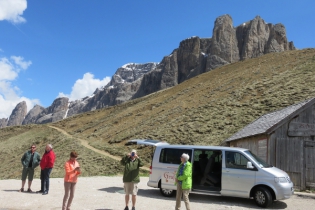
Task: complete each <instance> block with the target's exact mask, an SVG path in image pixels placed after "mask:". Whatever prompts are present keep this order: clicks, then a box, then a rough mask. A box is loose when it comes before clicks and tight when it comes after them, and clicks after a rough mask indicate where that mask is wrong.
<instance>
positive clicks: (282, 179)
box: [275, 177, 291, 183]
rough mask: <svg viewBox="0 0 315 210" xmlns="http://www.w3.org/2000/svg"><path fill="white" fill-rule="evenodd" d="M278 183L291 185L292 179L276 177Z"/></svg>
mask: <svg viewBox="0 0 315 210" xmlns="http://www.w3.org/2000/svg"><path fill="white" fill-rule="evenodd" d="M275 182H276V183H291V180H290V177H275Z"/></svg>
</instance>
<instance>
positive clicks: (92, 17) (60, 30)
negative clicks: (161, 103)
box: [0, 0, 315, 118]
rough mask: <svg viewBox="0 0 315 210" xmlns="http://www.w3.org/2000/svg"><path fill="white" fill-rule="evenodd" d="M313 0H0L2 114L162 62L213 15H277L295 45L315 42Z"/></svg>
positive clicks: (207, 28) (209, 26) (85, 91)
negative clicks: (122, 70)
mask: <svg viewBox="0 0 315 210" xmlns="http://www.w3.org/2000/svg"><path fill="white" fill-rule="evenodd" d="M314 8H315V1H314V0H303V1H296V0H294V1H293V0H286V1H284V0H277V1H274V0H265V1H258V0H238V1H235V0H220V1H209V0H200V1H198V0H197V1H192V0H190V1H189V0H158V1H152V0H151V1H150V0H132V1H131V0H89V1H88V0H80V1H78V0H44V1H36V0H0V31H1V33H0V118H7V117H9V116H10V114H11V112H12V110H13V109H14V107H15V106H16V105H17V104H18V103H19V102H21V101H23V100H24V101H26V102H27V106H28V110H30V109H31V108H32V107H33V106H34V105H35V104H40V105H42V106H44V107H48V106H50V105H51V104H52V102H53V100H55V99H56V98H57V97H59V96H68V97H69V98H70V99H71V100H75V99H79V98H83V97H84V96H87V95H91V94H92V93H93V92H94V90H95V89H96V88H97V87H101V86H104V85H106V84H107V83H108V82H109V80H110V78H111V76H112V75H113V74H114V73H115V71H116V70H117V68H119V67H120V66H122V65H124V64H126V63H131V62H132V63H146V62H160V61H161V60H162V58H163V56H165V55H169V54H170V53H171V52H172V51H173V50H174V49H175V48H177V47H178V46H179V43H180V41H182V40H184V39H186V38H189V37H191V36H199V37H201V38H205V37H211V36H212V30H213V26H214V21H215V19H216V18H217V17H218V16H220V15H224V14H229V15H231V17H232V19H233V23H234V26H235V27H236V26H238V25H240V24H242V23H243V22H246V21H249V20H252V19H253V18H255V16H257V15H259V16H261V17H262V18H263V19H264V20H265V21H266V22H268V23H272V24H276V23H283V24H284V25H285V27H286V30H287V37H288V40H289V41H293V42H294V44H295V46H296V47H297V48H299V49H303V48H308V47H310V48H314V47H315V39H314V34H315V28H314V22H315V13H314Z"/></svg>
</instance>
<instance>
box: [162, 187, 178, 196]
mask: <svg viewBox="0 0 315 210" xmlns="http://www.w3.org/2000/svg"><path fill="white" fill-rule="evenodd" d="M160 192H161V194H162V195H163V196H165V197H172V196H174V195H175V190H169V189H164V188H162V187H161V188H160Z"/></svg>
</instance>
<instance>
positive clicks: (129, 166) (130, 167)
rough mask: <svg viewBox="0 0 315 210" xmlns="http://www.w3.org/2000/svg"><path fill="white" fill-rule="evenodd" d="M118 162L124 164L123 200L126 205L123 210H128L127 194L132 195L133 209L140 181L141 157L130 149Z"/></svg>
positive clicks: (133, 209) (133, 208)
mask: <svg viewBox="0 0 315 210" xmlns="http://www.w3.org/2000/svg"><path fill="white" fill-rule="evenodd" d="M120 163H121V164H122V165H123V166H125V169H124V176H123V182H124V189H125V193H126V195H125V202H126V207H125V209H124V210H129V207H128V203H129V195H130V194H131V195H132V199H131V201H132V209H131V210H135V205H136V197H137V192H138V186H137V185H138V183H139V182H140V178H139V168H140V167H141V166H143V163H142V162H141V159H140V158H139V157H138V155H137V151H136V150H132V151H131V153H128V154H127V155H126V156H125V157H123V158H122V159H121V161H120Z"/></svg>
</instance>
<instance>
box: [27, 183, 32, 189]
mask: <svg viewBox="0 0 315 210" xmlns="http://www.w3.org/2000/svg"><path fill="white" fill-rule="evenodd" d="M31 186H32V181H28V189H31Z"/></svg>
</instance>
